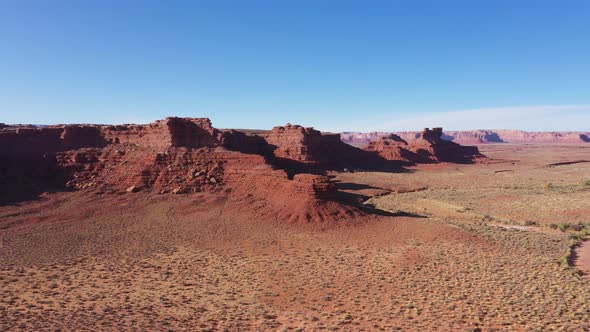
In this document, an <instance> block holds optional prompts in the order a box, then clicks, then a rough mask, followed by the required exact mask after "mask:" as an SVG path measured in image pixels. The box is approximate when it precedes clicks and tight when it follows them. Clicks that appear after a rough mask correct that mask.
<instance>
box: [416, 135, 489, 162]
mask: <svg viewBox="0 0 590 332" xmlns="http://www.w3.org/2000/svg"><path fill="white" fill-rule="evenodd" d="M442 135H443V130H442V128H432V130H430V129H428V128H425V129H424V131H423V132H422V134H421V136H420V138H418V139H417V140H415V141H413V142H412V143H410V144H409V146H408V149H409V150H410V151H412V152H414V153H415V154H417V155H418V156H420V157H421V158H426V159H429V160H431V161H434V162H439V161H442V162H454V163H468V162H474V161H475V160H477V159H478V158H484V156H483V155H482V154H481V153H480V152H479V150H478V148H477V147H475V146H462V145H459V144H457V143H454V142H450V141H446V140H444V139H442Z"/></svg>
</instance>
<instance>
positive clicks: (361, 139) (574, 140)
mask: <svg viewBox="0 0 590 332" xmlns="http://www.w3.org/2000/svg"><path fill="white" fill-rule="evenodd" d="M392 133H393V134H396V135H398V136H399V137H401V138H402V139H404V140H406V141H407V142H408V143H411V142H412V141H414V140H417V139H419V138H420V135H421V133H420V132H417V131H406V132H392ZM389 134H391V133H387V132H370V133H360V132H344V133H341V134H340V135H341V137H342V141H344V142H346V143H348V144H351V145H354V146H357V147H366V146H367V145H368V144H369V143H370V142H372V141H375V140H377V139H379V138H381V137H385V136H387V135H389ZM441 138H442V139H443V140H447V141H453V142H455V143H459V144H475V145H477V144H496V143H519V144H522V143H532V144H534V143H538V144H553V143H555V144H558V143H562V144H578V143H589V142H590V133H588V132H526V131H521V130H464V131H445V132H444V133H443V135H442V136H441Z"/></svg>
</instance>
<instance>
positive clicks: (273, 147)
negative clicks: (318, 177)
mask: <svg viewBox="0 0 590 332" xmlns="http://www.w3.org/2000/svg"><path fill="white" fill-rule="evenodd" d="M264 139H265V140H266V141H267V142H268V143H269V145H270V153H271V154H272V156H273V157H274V158H276V159H277V163H278V164H282V165H285V167H287V168H292V167H294V166H293V164H292V163H291V166H289V161H294V162H296V163H299V164H300V165H299V167H303V168H305V169H308V170H309V169H314V168H315V169H319V170H325V169H342V168H347V167H358V168H366V167H374V166H376V165H381V164H384V163H386V162H387V160H385V159H383V158H380V157H379V156H378V155H375V154H372V153H367V152H366V151H364V150H362V149H358V148H356V147H353V146H350V145H348V144H346V143H344V142H342V140H341V139H340V135H339V134H330V133H321V132H320V131H318V130H315V129H313V128H303V127H301V126H297V125H290V124H287V125H285V126H279V127H274V128H273V129H272V131H270V132H269V133H267V134H265V135H264ZM295 166H296V165H295Z"/></svg>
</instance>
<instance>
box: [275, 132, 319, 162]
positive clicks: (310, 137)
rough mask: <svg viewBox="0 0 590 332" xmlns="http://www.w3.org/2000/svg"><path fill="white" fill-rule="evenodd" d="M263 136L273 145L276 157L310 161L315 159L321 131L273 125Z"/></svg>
mask: <svg viewBox="0 0 590 332" xmlns="http://www.w3.org/2000/svg"><path fill="white" fill-rule="evenodd" d="M265 138H266V141H267V142H268V144H270V145H272V146H273V147H275V148H274V155H275V156H276V157H278V158H287V159H291V160H296V161H300V162H304V163H310V162H314V161H316V159H317V155H318V153H319V151H320V144H321V141H322V133H321V132H319V131H318V130H315V129H313V128H304V127H301V126H298V125H291V124H287V125H285V126H278V127H274V128H273V129H272V131H271V132H270V133H269V134H268V135H267V136H266V137H265Z"/></svg>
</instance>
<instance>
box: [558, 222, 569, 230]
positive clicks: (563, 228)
mask: <svg viewBox="0 0 590 332" xmlns="http://www.w3.org/2000/svg"><path fill="white" fill-rule="evenodd" d="M557 228H559V230H560V231H562V232H565V231H567V230H568V228H570V224H567V223H564V222H562V223H559V224H557Z"/></svg>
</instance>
